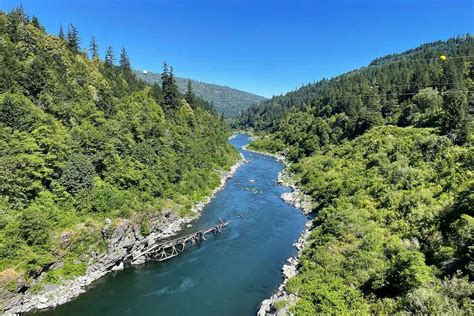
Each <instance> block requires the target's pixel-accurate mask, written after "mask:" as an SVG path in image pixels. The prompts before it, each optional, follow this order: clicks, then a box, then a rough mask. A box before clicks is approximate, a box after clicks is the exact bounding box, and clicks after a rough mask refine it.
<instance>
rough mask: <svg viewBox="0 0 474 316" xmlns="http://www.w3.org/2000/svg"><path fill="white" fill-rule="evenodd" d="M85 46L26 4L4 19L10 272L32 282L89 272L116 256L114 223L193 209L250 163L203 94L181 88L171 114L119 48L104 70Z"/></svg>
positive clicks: (2, 150)
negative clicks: (103, 258)
mask: <svg viewBox="0 0 474 316" xmlns="http://www.w3.org/2000/svg"><path fill="white" fill-rule="evenodd" d="M79 44H80V40H79V36H78V32H77V30H76V29H75V28H74V27H73V26H71V27H70V28H69V32H68V36H67V39H66V40H62V39H60V38H57V37H55V36H49V35H47V34H46V33H45V32H44V30H43V29H42V27H39V22H38V21H37V20H33V21H32V22H31V23H30V22H29V19H28V17H27V16H26V15H24V12H23V11H22V10H21V9H18V10H15V11H14V12H12V13H10V14H8V15H7V14H4V13H2V12H0V273H2V271H5V270H7V269H9V271H10V270H13V271H16V274H15V275H20V276H21V275H23V276H24V277H25V279H26V281H27V282H29V281H30V280H29V279H30V278H34V277H37V276H38V275H39V274H41V273H43V272H46V271H47V277H46V280H45V282H57V281H59V280H60V279H61V278H70V277H74V276H77V275H80V274H83V273H84V272H85V268H86V263H85V262H87V260H88V258H87V256H88V255H89V254H90V253H91V252H94V251H105V241H104V238H103V236H102V232H101V230H102V227H103V220H104V218H105V217H109V218H111V219H113V220H115V219H117V218H130V219H132V220H134V219H137V218H138V219H140V221H141V219H142V218H147V217H146V214H149V213H156V214H158V213H159V212H160V210H161V208H162V207H166V208H168V209H173V210H175V211H176V212H178V213H180V214H187V213H188V212H189V211H190V210H189V208H190V207H191V205H193V204H194V203H196V202H197V201H198V200H201V199H202V198H203V197H204V196H205V195H206V194H209V193H210V192H211V190H212V189H213V188H214V187H215V186H216V185H218V182H219V180H218V179H219V173H220V172H221V170H223V169H227V168H229V167H230V166H231V165H232V164H233V163H234V162H235V161H236V159H237V158H238V154H237V152H236V150H235V149H234V148H233V147H232V146H230V145H229V144H228V143H227V138H228V137H229V135H230V128H229V126H228V125H226V124H225V122H223V121H222V120H221V119H220V118H219V117H218V116H217V115H215V113H214V112H212V111H209V110H208V108H207V107H206V105H205V102H203V101H202V100H201V99H199V98H196V100H195V104H193V107H192V108H191V107H190V105H189V104H188V103H187V102H186V101H183V96H182V95H180V94H179V93H176V94H175V95H174V96H173V98H174V99H173V109H172V110H171V111H168V112H167V113H166V115H165V111H163V107H162V106H161V105H160V103H161V101H162V98H163V97H162V96H163V94H162V92H161V88H159V87H157V86H156V85H155V86H153V87H150V86H148V85H147V84H146V83H145V82H143V81H141V80H138V79H137V78H136V77H135V76H134V75H133V73H132V72H131V70H130V65H129V63H130V61H129V60H128V56H127V55H126V52H125V51H123V52H122V55H121V61H120V67H118V66H115V59H114V56H113V51H112V50H111V49H109V50H108V53H107V58H106V60H105V62H104V63H103V62H101V61H100V60H99V58H98V48H97V46H96V44H94V41H93V45H91V46H92V47H91V48H92V55H93V56H92V59H89V58H88V57H87V56H86V54H84V53H82V52H80V47H79ZM170 75H171V73H170ZM170 80H171V81H173V80H174V79H172V78H171V79H170ZM176 91H177V90H176ZM144 214H145V215H144ZM138 224H140V223H138ZM141 224H142V232H143V233H144V234H149V233H150V231H149V230H150V225H151V224H150V223H147V222H146V220H144V221H143V223H141ZM63 237H64V240H63ZM53 263H54V265H52V264H53ZM61 265H62V267H61ZM51 266H53V267H55V269H53V270H52V271H48V269H50V267H51ZM9 288H12V286H10V287H9ZM38 289H39V287H38V288H37V290H38Z"/></svg>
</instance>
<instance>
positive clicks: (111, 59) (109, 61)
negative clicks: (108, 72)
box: [105, 46, 115, 67]
mask: <svg viewBox="0 0 474 316" xmlns="http://www.w3.org/2000/svg"><path fill="white" fill-rule="evenodd" d="M114 64H115V56H114V50H113V48H112V46H109V47H108V48H107V51H106V52H105V65H106V66H108V67H112V66H113V65H114Z"/></svg>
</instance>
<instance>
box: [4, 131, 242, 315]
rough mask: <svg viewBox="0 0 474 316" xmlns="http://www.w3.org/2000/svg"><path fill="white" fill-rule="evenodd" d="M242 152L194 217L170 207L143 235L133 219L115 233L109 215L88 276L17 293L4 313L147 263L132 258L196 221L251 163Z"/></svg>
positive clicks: (47, 303) (58, 299)
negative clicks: (100, 248) (103, 243)
mask: <svg viewBox="0 0 474 316" xmlns="http://www.w3.org/2000/svg"><path fill="white" fill-rule="evenodd" d="M231 137H233V135H232V136H231ZM231 137H229V139H231ZM239 155H240V158H239V159H238V160H237V161H236V162H235V164H234V165H232V166H231V167H230V169H229V170H227V171H222V173H221V176H220V184H219V186H217V187H216V188H215V189H214V190H213V191H212V193H211V194H210V195H209V196H207V197H206V198H205V199H204V201H199V202H197V203H195V204H194V205H193V206H192V208H191V211H192V212H193V214H192V215H191V216H186V217H178V216H177V215H176V214H174V213H173V212H171V211H169V210H162V212H160V213H159V214H156V217H154V218H152V220H151V222H152V223H151V228H152V233H150V234H149V235H147V236H143V235H142V234H141V227H140V225H138V224H137V223H135V222H133V221H132V220H130V219H124V220H120V223H118V224H117V225H116V227H115V229H114V231H113V232H111V229H110V227H111V225H112V221H111V220H110V219H108V218H106V219H105V221H104V222H105V224H104V226H103V228H102V235H103V236H104V238H106V244H107V250H106V251H105V253H98V252H93V253H92V254H91V256H90V259H89V263H88V264H87V272H86V274H85V275H82V276H79V277H76V278H73V279H64V280H62V282H61V283H60V284H46V285H45V286H44V288H43V289H42V290H41V291H39V292H38V293H30V292H28V290H27V291H26V292H25V293H22V294H19V295H15V296H13V297H12V298H11V299H10V300H7V301H6V302H5V303H4V306H3V313H4V315H18V314H22V313H26V312H32V311H37V310H45V309H50V308H54V307H56V306H58V305H62V304H65V303H67V302H69V301H71V300H72V299H74V298H76V297H77V296H79V295H80V294H82V293H84V292H86V291H87V289H88V288H89V287H90V286H91V284H92V283H93V282H94V281H97V280H98V279H100V278H102V277H103V276H105V275H107V274H110V273H112V272H115V271H120V270H123V269H124V266H125V264H127V265H128V264H130V265H139V264H143V263H145V262H146V261H147V260H146V259H145V258H141V260H136V261H135V262H134V263H133V264H132V263H131V260H132V259H133V257H134V255H136V254H138V253H139V252H141V251H143V250H144V249H145V248H147V247H149V246H152V245H154V244H156V243H157V242H159V240H161V239H164V238H168V237H171V236H174V235H176V234H177V233H179V232H180V231H181V230H182V229H184V228H185V227H186V226H187V225H189V224H190V223H191V222H192V221H194V220H196V219H197V218H198V217H199V216H200V214H201V211H202V210H203V208H204V207H205V206H206V205H207V204H209V203H210V202H211V201H212V199H213V198H214V196H215V195H216V194H217V193H218V192H219V191H221V190H222V189H223V188H224V187H225V184H226V183H227V180H229V179H230V178H232V177H233V176H234V175H235V173H236V172H237V170H238V169H239V168H240V167H241V166H242V165H243V164H245V163H246V162H247V161H246V160H245V158H244V157H243V155H242V154H239ZM109 234H110V236H109ZM43 278H44V274H43V275H40V276H39V277H38V278H37V279H36V280H35V282H34V284H33V286H34V285H35V284H38V283H40V282H41V281H42V279H43ZM31 288H32V287H30V288H29V289H31Z"/></svg>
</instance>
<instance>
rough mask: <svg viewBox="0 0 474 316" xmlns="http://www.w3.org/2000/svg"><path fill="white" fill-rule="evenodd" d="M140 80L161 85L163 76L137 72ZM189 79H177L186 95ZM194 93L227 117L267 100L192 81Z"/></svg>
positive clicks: (238, 91) (223, 87) (234, 90)
mask: <svg viewBox="0 0 474 316" xmlns="http://www.w3.org/2000/svg"><path fill="white" fill-rule="evenodd" d="M135 74H136V75H137V77H138V78H140V79H142V80H145V81H146V82H148V83H151V84H153V83H155V82H156V83H159V84H161V74H157V73H152V72H148V73H147V74H146V75H145V74H143V72H141V71H135ZM188 80H189V79H185V78H176V81H177V83H178V87H179V90H180V92H181V93H185V91H186V87H187V84H188ZM191 83H192V88H193V91H194V93H195V94H196V95H197V96H199V97H201V98H202V99H203V100H205V101H207V102H209V103H212V104H213V105H214V108H215V109H216V111H217V112H218V113H221V114H224V116H225V117H231V118H233V117H236V116H238V115H239V114H241V113H242V112H244V111H245V110H247V109H248V108H249V107H250V106H252V105H254V104H257V103H259V102H262V101H264V100H265V99H266V98H264V97H261V96H258V95H255V94H251V93H248V92H245V91H240V90H237V89H232V88H229V87H225V86H219V85H216V84H211V83H205V82H201V81H196V80H191Z"/></svg>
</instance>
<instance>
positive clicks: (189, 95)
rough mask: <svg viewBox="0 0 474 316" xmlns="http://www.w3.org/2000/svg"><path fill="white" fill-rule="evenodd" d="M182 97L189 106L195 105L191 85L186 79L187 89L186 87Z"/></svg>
mask: <svg viewBox="0 0 474 316" xmlns="http://www.w3.org/2000/svg"><path fill="white" fill-rule="evenodd" d="M184 99H185V100H186V102H188V104H189V105H190V106H191V107H195V103H196V95H195V94H194V92H193V87H192V83H191V80H188V85H187V89H186V94H185V95H184Z"/></svg>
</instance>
